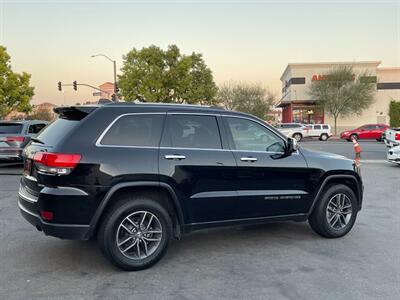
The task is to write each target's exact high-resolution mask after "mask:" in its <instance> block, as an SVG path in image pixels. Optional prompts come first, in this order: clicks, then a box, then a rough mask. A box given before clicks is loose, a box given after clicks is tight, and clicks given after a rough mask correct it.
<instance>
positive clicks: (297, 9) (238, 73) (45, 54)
mask: <svg viewBox="0 0 400 300" xmlns="http://www.w3.org/2000/svg"><path fill="white" fill-rule="evenodd" d="M0 44H1V45H3V46H5V47H7V51H8V53H9V54H10V55H11V63H12V67H13V70H14V71H16V72H22V71H25V72H28V73H30V74H32V80H31V82H32V85H33V86H34V87H35V96H34V98H33V103H36V104H37V103H41V102H45V101H46V102H53V103H56V104H63V103H65V104H75V103H76V102H83V101H87V100H94V98H93V96H92V92H93V90H91V89H89V88H85V87H78V91H77V92H75V91H74V90H73V89H72V88H65V91H64V93H61V92H59V91H58V89H57V82H58V81H62V82H63V83H72V81H74V80H76V81H78V83H87V84H91V85H95V86H98V85H100V84H101V83H103V82H105V81H112V80H113V66H112V63H111V62H109V61H108V60H106V59H104V58H102V57H96V58H91V55H93V54H97V53H104V54H106V55H108V56H109V57H111V58H113V59H115V60H116V61H117V68H118V69H119V68H121V66H122V56H123V55H124V54H126V53H127V52H129V51H130V50H131V49H133V48H137V49H140V48H142V47H147V46H150V45H156V46H159V47H161V48H164V49H166V48H167V46H168V45H171V44H176V45H177V46H178V47H179V48H180V49H181V52H182V53H184V54H190V53H191V52H193V51H194V52H197V53H202V54H203V57H204V60H205V62H206V64H207V65H208V66H209V67H210V68H211V70H212V71H213V75H214V79H215V82H216V83H217V84H218V85H220V84H223V83H224V82H228V81H244V82H251V83H261V84H262V85H263V86H265V87H266V88H268V89H270V90H271V91H272V92H273V93H275V95H276V96H277V97H279V96H280V88H281V82H280V80H279V78H280V76H281V74H282V72H283V71H284V69H285V67H286V65H287V64H288V63H296V62H321V61H328V62H330V61H364V60H379V61H382V66H384V67H399V66H400V0H398V1H385V0H383V1H368V0H364V1H356V0H353V1H344V0H338V1H333V0H331V1H323V0H322V1H311V0H308V1H294V0H292V1H285V0H282V1H268V0H264V1H263V0H258V1H254V0H253V1H252V0H250V1H245V0H242V1H235V0H231V1H223V0H217V1H207V0H203V1H194V0H193V1H183V0H181V1H160V0H159V1H151V0H149V1H133V0H132V1H128V0H125V1H111V0H108V1H101V0H97V1H88V0H82V1H77V0H75V1H73V0H71V1H67V0H59V1H57V0H53V1H43V0H42V1H34V0H32V1H28V0H25V1H19V0H0Z"/></svg>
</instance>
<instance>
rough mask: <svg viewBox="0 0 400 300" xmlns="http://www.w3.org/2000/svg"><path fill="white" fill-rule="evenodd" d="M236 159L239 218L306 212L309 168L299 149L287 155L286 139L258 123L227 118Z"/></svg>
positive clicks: (226, 122) (309, 201) (309, 200)
mask: <svg viewBox="0 0 400 300" xmlns="http://www.w3.org/2000/svg"><path fill="white" fill-rule="evenodd" d="M224 119H225V123H224V124H225V126H226V127H227V132H228V134H229V135H230V141H231V147H232V148H233V149H234V150H233V153H234V156H235V159H236V163H237V165H238V167H237V173H236V186H237V192H238V200H237V201H236V205H235V207H236V211H237V217H238V218H251V217H266V216H279V215H288V214H298V213H305V212H307V211H308V209H309V207H310V206H311V201H312V199H311V195H310V194H309V193H308V187H309V181H310V180H311V177H310V176H309V175H310V173H309V172H310V170H309V169H308V168H307V164H306V162H305V159H304V158H303V156H302V155H301V154H299V153H297V152H295V153H292V154H291V155H289V156H286V155H284V153H283V150H284V145H285V143H284V141H283V140H282V139H281V137H279V136H277V135H275V133H273V132H272V131H270V130H269V129H267V128H266V127H264V125H261V124H260V123H258V122H255V121H252V120H248V119H242V118H231V117H225V118H224Z"/></svg>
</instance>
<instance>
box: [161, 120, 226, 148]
mask: <svg viewBox="0 0 400 300" xmlns="http://www.w3.org/2000/svg"><path fill="white" fill-rule="evenodd" d="M163 143H164V144H167V145H168V146H171V147H175V148H201V149H221V148H222V144H221V138H220V135H219V130H218V124H217V119H216V118H215V117H214V116H200V115H198V116H196V115H184V114H182V115H180V114H179V115H178V114H177V115H173V114H172V115H169V116H168V122H167V128H166V131H165V136H164V137H163Z"/></svg>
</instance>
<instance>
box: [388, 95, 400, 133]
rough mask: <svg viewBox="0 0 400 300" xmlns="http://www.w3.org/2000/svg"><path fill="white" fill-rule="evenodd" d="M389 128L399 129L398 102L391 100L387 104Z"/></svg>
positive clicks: (399, 111) (399, 105) (399, 112)
mask: <svg viewBox="0 0 400 300" xmlns="http://www.w3.org/2000/svg"><path fill="white" fill-rule="evenodd" d="M389 117H390V127H400V102H399V101H395V100H392V101H390V104H389Z"/></svg>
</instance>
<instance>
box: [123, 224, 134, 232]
mask: <svg viewBox="0 0 400 300" xmlns="http://www.w3.org/2000/svg"><path fill="white" fill-rule="evenodd" d="M121 227H122V228H123V229H125V230H126V231H127V232H128V233H132V230H130V229H129V228H128V227H126V226H125V225H124V224H121Z"/></svg>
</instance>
